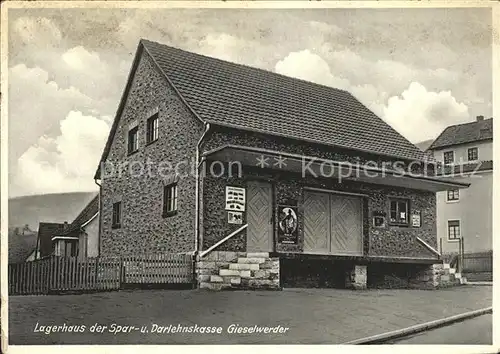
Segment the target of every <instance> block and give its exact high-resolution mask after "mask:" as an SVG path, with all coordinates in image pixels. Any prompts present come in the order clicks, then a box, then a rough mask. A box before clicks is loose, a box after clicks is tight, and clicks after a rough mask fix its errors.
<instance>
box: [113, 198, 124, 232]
mask: <svg viewBox="0 0 500 354" xmlns="http://www.w3.org/2000/svg"><path fill="white" fill-rule="evenodd" d="M121 225H122V203H121V202H116V203H113V220H112V222H111V227H112V228H113V229H118V228H120V227H121Z"/></svg>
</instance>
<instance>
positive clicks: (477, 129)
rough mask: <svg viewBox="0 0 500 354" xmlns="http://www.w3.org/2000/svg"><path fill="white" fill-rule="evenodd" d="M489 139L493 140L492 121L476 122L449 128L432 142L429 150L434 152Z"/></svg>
mask: <svg viewBox="0 0 500 354" xmlns="http://www.w3.org/2000/svg"><path fill="white" fill-rule="evenodd" d="M491 139H493V119H492V118H490V119H484V120H476V121H474V122H470V123H464V124H457V125H451V126H449V127H448V128H446V129H445V130H444V131H443V132H442V133H441V135H439V136H438V137H437V138H436V140H434V142H433V143H432V144H431V146H430V147H429V149H430V150H435V149H441V148H445V147H448V146H452V145H460V144H467V143H473V142H477V141H483V140H491Z"/></svg>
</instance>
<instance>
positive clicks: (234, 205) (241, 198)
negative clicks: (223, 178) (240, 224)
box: [226, 186, 246, 211]
mask: <svg viewBox="0 0 500 354" xmlns="http://www.w3.org/2000/svg"><path fill="white" fill-rule="evenodd" d="M245 203H246V197H245V188H241V187H233V186H226V210H231V211H245Z"/></svg>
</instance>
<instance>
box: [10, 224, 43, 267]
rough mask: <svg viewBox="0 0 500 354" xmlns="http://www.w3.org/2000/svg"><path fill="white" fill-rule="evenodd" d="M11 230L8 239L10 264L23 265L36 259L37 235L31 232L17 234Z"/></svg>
mask: <svg viewBox="0 0 500 354" xmlns="http://www.w3.org/2000/svg"><path fill="white" fill-rule="evenodd" d="M17 230H18V228H16V230H9V237H8V245H9V251H8V260H9V261H8V263H9V264H12V263H23V262H29V261H32V260H34V259H35V255H36V241H37V234H36V232H33V231H31V230H29V231H28V232H22V233H20V232H16V231H17Z"/></svg>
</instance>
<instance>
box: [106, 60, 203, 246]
mask: <svg viewBox="0 0 500 354" xmlns="http://www.w3.org/2000/svg"><path fill="white" fill-rule="evenodd" d="M156 111H157V112H158V115H159V128H158V129H159V138H158V140H156V141H154V142H152V143H150V144H146V121H147V119H148V118H149V117H150V116H151V115H152V114H154V113H155V112H156ZM119 119H120V122H119V124H118V126H117V129H116V132H115V134H114V138H113V140H112V143H111V148H110V151H109V155H108V157H107V160H106V163H107V165H106V166H105V167H104V168H102V169H101V170H102V175H103V177H102V188H101V198H102V210H101V214H102V215H101V255H130V254H138V253H163V252H192V251H194V248H195V236H194V225H195V176H194V174H192V173H190V171H191V168H192V165H193V164H195V162H194V159H195V156H196V144H197V141H198V139H199V138H200V136H201V134H202V131H203V124H202V123H201V122H200V121H199V120H197V118H195V117H194V116H193V114H192V113H191V112H190V111H189V110H188V108H187V107H186V106H185V105H184V103H183V102H182V100H181V99H180V98H179V97H178V95H177V94H176V93H175V91H174V90H173V88H172V87H171V86H170V85H169V84H168V82H167V80H166V79H165V77H164V76H163V74H162V73H161V72H160V71H159V70H158V68H157V67H156V65H155V64H154V62H153V61H152V59H151V58H150V57H149V55H148V54H147V53H146V52H144V53H143V54H142V56H141V57H140V60H139V63H138V66H137V69H136V71H135V74H134V77H133V78H132V84H131V87H130V90H129V93H128V97H126V102H125V105H124V108H123V111H122V113H121V117H119ZM133 125H138V127H139V135H138V140H139V150H138V151H137V152H135V153H132V154H130V155H129V154H128V151H127V135H128V130H129V128H130V127H131V126H133ZM177 164H180V165H178V166H179V168H178V169H177V171H176V170H175V166H176V165H177ZM111 166H112V167H113V168H114V169H115V171H114V173H112V172H113V171H112V170H111ZM141 169H142V171H141ZM118 171H121V174H120V173H118ZM175 172H178V173H179V174H180V175H181V176H183V177H182V178H180V179H179V180H178V185H177V193H178V199H177V205H178V212H177V214H176V215H172V216H168V217H163V216H162V213H163V187H164V185H165V184H168V183H170V182H172V181H173V180H174V179H173V178H172V177H173V175H174V174H175ZM118 201H120V202H121V203H122V225H121V227H120V228H116V229H113V228H112V226H111V223H112V208H113V203H114V202H118Z"/></svg>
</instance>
